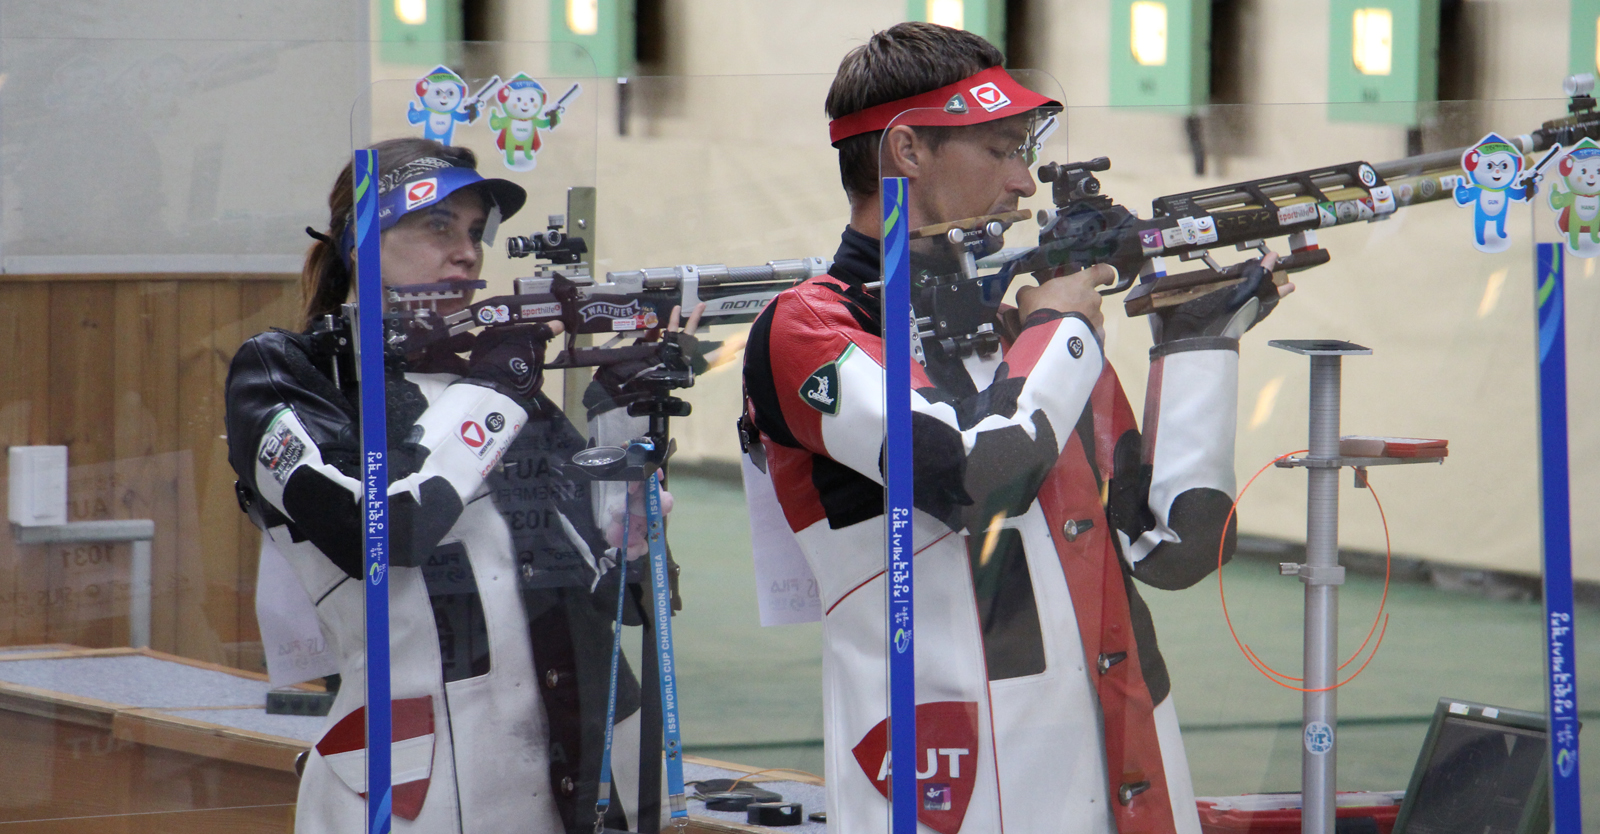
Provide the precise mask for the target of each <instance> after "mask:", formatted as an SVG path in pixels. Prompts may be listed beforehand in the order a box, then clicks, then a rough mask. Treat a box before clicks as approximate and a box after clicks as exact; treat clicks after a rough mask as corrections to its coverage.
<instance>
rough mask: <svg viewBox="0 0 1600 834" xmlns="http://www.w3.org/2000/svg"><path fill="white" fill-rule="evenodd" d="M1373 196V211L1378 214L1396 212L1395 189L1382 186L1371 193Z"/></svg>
mask: <svg viewBox="0 0 1600 834" xmlns="http://www.w3.org/2000/svg"><path fill="white" fill-rule="evenodd" d="M1369 193H1370V194H1371V195H1372V210H1373V211H1374V212H1376V213H1377V214H1388V213H1390V212H1392V211H1394V189H1392V188H1390V187H1389V186H1387V185H1380V186H1378V187H1377V188H1374V189H1372V191H1371V192H1369Z"/></svg>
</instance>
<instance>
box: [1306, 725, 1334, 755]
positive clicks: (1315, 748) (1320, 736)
mask: <svg viewBox="0 0 1600 834" xmlns="http://www.w3.org/2000/svg"><path fill="white" fill-rule="evenodd" d="M1332 749H1333V728H1332V727H1330V726H1328V725H1327V724H1326V723H1324V722H1322V721H1313V722H1311V723H1310V724H1307V725H1306V752H1308V753H1310V754H1311V755H1313V756H1321V755H1324V754H1326V753H1327V752H1328V751H1329V750H1332Z"/></svg>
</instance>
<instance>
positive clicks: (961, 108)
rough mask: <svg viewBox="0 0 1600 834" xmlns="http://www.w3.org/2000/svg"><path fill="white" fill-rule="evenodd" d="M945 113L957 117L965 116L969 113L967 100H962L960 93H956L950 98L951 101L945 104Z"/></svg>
mask: <svg viewBox="0 0 1600 834" xmlns="http://www.w3.org/2000/svg"><path fill="white" fill-rule="evenodd" d="M944 112H946V113H950V114H952V115H956V116H961V115H965V114H966V112H967V100H966V99H964V98H962V97H961V94H960V93H956V94H955V95H953V96H951V97H950V100H949V101H947V102H945V103H944Z"/></svg>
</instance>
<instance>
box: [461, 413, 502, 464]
mask: <svg viewBox="0 0 1600 834" xmlns="http://www.w3.org/2000/svg"><path fill="white" fill-rule="evenodd" d="M456 437H459V438H460V439H461V445H463V446H466V447H467V448H468V449H471V450H472V453H473V454H475V455H477V456H478V457H480V458H481V457H483V456H484V455H487V454H488V453H489V450H490V449H492V448H494V438H492V437H490V436H489V433H488V432H486V431H484V430H483V426H482V425H481V424H479V423H478V421H477V420H467V421H465V422H463V423H462V424H461V428H460V429H458V430H457V431H456Z"/></svg>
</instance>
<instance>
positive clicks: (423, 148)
mask: <svg viewBox="0 0 1600 834" xmlns="http://www.w3.org/2000/svg"><path fill="white" fill-rule="evenodd" d="M371 149H372V150H375V151H377V152H378V174H379V176H383V175H384V174H388V173H390V172H391V171H394V170H396V169H398V168H400V167H401V166H404V165H405V164H406V163H409V162H415V161H416V160H418V159H422V158H423V157H427V156H436V157H439V158H440V159H447V160H450V161H451V162H455V163H457V164H464V165H466V166H468V167H472V168H476V167H478V160H477V157H476V156H474V155H473V153H472V151H470V150H468V149H466V148H456V147H451V146H449V145H442V144H440V143H438V142H435V141H433V140H432V139H416V138H407V139H388V140H385V141H382V142H379V143H377V144H375V145H373V146H372V148H371ZM353 177H354V175H353V174H352V173H351V164H350V163H348V162H347V163H345V166H344V170H342V171H340V172H339V177H338V179H336V180H334V182H333V191H331V192H329V194H328V230H327V232H326V235H327V237H328V240H322V239H320V238H319V239H318V240H317V242H316V243H313V244H312V245H311V250H310V251H309V252H307V253H306V263H305V266H303V267H301V269H300V294H301V297H302V298H303V299H304V302H305V308H304V309H305V322H304V323H303V326H304V327H305V328H307V329H309V328H310V327H311V325H312V323H313V322H315V321H316V320H317V319H319V318H321V317H322V316H325V315H327V314H329V313H337V312H339V305H341V304H343V303H344V302H345V300H346V299H347V298H348V297H349V295H350V270H348V269H346V268H345V265H344V261H343V260H341V259H340V257H339V246H338V243H339V240H340V238H341V237H342V236H343V235H344V231H345V226H346V225H347V224H348V223H349V222H350V210H351V202H352V201H353V200H354V197H353V196H352V195H353V190H354V186H353V185H352V179H353ZM329 240H331V241H332V243H330V242H328V241H329Z"/></svg>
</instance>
